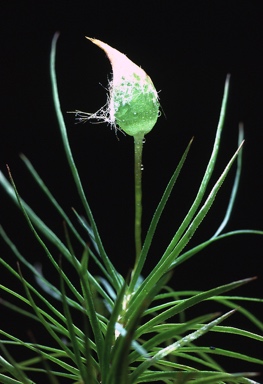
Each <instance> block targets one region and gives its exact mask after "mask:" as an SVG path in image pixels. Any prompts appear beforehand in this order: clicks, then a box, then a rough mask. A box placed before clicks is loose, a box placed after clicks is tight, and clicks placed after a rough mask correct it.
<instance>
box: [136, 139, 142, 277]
mask: <svg viewBox="0 0 263 384" xmlns="http://www.w3.org/2000/svg"><path fill="white" fill-rule="evenodd" d="M143 139H144V135H143V134H142V133H138V134H137V135H135V136H134V182H135V183H134V184H135V221H134V236H135V268H134V270H135V269H136V266H137V264H138V262H139V257H140V254H141V250H142V238H141V232H142V148H143Z"/></svg>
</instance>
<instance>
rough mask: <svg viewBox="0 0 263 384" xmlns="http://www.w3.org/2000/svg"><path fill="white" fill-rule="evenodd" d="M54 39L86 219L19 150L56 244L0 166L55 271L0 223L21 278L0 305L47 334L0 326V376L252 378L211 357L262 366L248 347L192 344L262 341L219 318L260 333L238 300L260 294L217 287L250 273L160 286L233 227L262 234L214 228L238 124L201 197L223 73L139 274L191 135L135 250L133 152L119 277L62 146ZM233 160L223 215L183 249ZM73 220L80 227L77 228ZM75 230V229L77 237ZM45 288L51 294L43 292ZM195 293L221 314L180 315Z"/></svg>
mask: <svg viewBox="0 0 263 384" xmlns="http://www.w3.org/2000/svg"><path fill="white" fill-rule="evenodd" d="M57 37H58V36H57V35H56V36H55V38H54V40H53V44H52V51H51V79H52V88H53V97H54V103H55V108H56V113H57V117H58V122H59V127H60V131H61V138H62V141H63V145H64V148H65V154H66V157H67V160H68V164H69V167H70V170H71V173H72V177H73V179H74V181H75V185H76V189H77V191H78V194H79V197H80V200H81V202H82V205H83V208H84V210H85V214H86V217H85V218H84V217H82V216H80V215H79V214H78V213H77V212H75V211H74V212H75V216H76V222H74V223H73V222H72V221H71V220H70V218H69V217H68V215H67V214H66V213H65V211H64V210H63V209H62V208H61V206H60V204H59V202H58V201H57V200H56V199H55V197H54V196H53V195H52V194H51V192H50V191H49V189H48V188H47V186H46V184H45V183H44V181H43V180H42V179H41V177H40V176H39V174H38V173H37V171H36V170H35V169H34V167H33V165H32V164H31V163H30V161H29V160H28V159H27V158H26V157H25V156H22V160H23V162H24V164H25V166H26V168H27V170H28V171H29V173H30V174H31V176H32V177H33V179H34V180H35V182H36V184H37V185H38V186H39V188H40V189H41V190H42V191H43V193H44V194H45V195H46V197H47V199H48V200H49V201H50V203H51V204H52V205H53V206H54V207H55V209H56V210H57V213H58V216H59V217H60V220H62V221H63V222H64V223H65V240H64V242H63V241H62V240H61V239H60V238H59V237H58V236H57V235H56V234H55V233H54V232H53V231H52V229H51V228H49V227H48V226H47V225H46V224H45V223H44V222H43V221H42V220H41V218H40V217H38V215H37V214H36V213H35V212H34V211H33V210H32V209H31V208H30V206H29V205H27V203H26V202H25V201H24V200H23V199H22V198H21V197H20V194H19V192H18V190H17V188H16V185H15V182H14V180H13V178H12V175H11V172H10V171H9V179H10V181H8V180H7V178H6V177H5V176H4V175H3V174H2V173H0V185H1V186H2V188H3V189H4V190H5V191H6V193H7V194H8V196H9V197H10V198H11V199H12V200H13V201H14V203H15V204H17V205H18V206H19V208H20V209H21V211H22V213H23V215H24V217H25V219H26V221H27V224H28V226H29V228H30V229H31V231H32V233H33V235H34V237H35V239H36V241H37V242H38V243H39V246H40V247H41V248H42V249H43V250H44V252H45V254H46V256H47V258H48V260H49V261H50V264H51V266H52V267H53V268H54V269H55V270H56V271H57V276H58V279H57V281H58V284H57V286H55V285H54V284H53V283H51V282H50V281H49V280H48V279H47V278H46V277H44V276H43V274H42V273H41V271H40V270H39V268H37V267H35V266H33V265H31V264H30V263H29V262H28V261H27V260H26V258H25V257H24V256H23V255H22V254H21V253H20V251H19V250H18V248H17V247H16V246H15V244H14V243H13V241H12V240H11V239H10V238H9V236H8V235H7V233H6V232H5V231H4V229H3V228H2V227H0V234H1V237H2V239H3V240H4V241H5V242H6V243H7V244H8V245H9V247H10V248H11V250H12V251H13V253H14V254H15V256H16V258H17V260H18V270H16V269H15V268H13V267H12V265H11V263H9V262H7V261H5V260H4V259H3V258H0V263H1V265H2V268H5V269H6V271H7V272H8V273H9V274H10V275H12V276H13V277H14V278H15V279H17V280H18V281H20V282H21V283H22V286H23V291H22V290H19V292H18V291H15V290H13V289H12V288H10V287H7V286H5V285H2V284H0V288H1V290H2V291H5V292H6V293H7V294H9V295H10V297H11V301H10V302H7V301H2V305H5V306H6V307H8V308H10V309H11V310H12V311H14V312H15V313H18V314H20V315H23V316H25V317H27V318H29V319H31V320H33V321H35V322H36V323H38V324H39V326H42V327H43V329H44V330H45V331H46V332H47V334H48V335H49V336H50V338H51V339H52V340H53V341H52V342H51V343H48V342H47V343H46V344H39V343H37V342H33V341H31V342H29V341H24V340H21V339H19V338H17V337H15V336H14V335H12V334H9V333H7V332H5V331H4V330H0V335H1V339H0V347H1V350H2V355H0V381H1V383H4V384H17V383H23V384H26V383H31V384H32V383H37V381H34V380H35V379H32V376H31V375H32V374H34V375H35V374H38V375H43V377H44V380H45V382H50V383H52V384H58V383H66V382H69V383H75V384H77V383H78V384H80V383H88V384H98V383H103V384H135V383H151V382H163V383H167V384H172V383H176V384H183V383H188V382H194V383H196V384H199V383H200V384H201V383H207V384H212V383H240V384H241V383H256V381H254V380H253V379H252V377H253V376H256V373H255V372H243V373H233V372H231V373H228V372H225V370H224V368H223V367H221V366H220V364H219V363H218V359H217V358H218V357H220V356H224V357H226V358H229V359H230V360H231V361H233V366H234V362H235V361H236V360H239V361H242V360H243V361H248V362H250V363H254V364H255V366H262V365H263V360H262V359H260V358H257V357H256V356H252V355H250V353H249V355H244V354H242V353H240V352H238V351H235V350H234V348H233V350H228V349H221V348H213V347H206V346H200V343H198V342H197V340H199V339H200V338H201V337H202V336H203V335H205V334H206V333H208V332H213V333H217V334H219V335H222V337H224V338H227V337H228V335H234V336H235V337H241V338H244V339H247V340H253V341H254V342H255V346H256V343H260V342H262V341H263V336H261V335H260V334H257V333H252V332H249V331H247V330H245V329H241V328H237V327H234V326H229V325H228V326H227V325H224V323H223V322H224V321H225V320H226V319H227V318H229V317H230V318H231V315H232V314H233V313H234V312H235V311H237V312H238V313H239V314H240V315H242V316H244V317H246V318H247V319H248V320H249V321H250V322H251V323H253V324H254V326H256V327H257V328H258V330H259V332H262V330H263V324H262V322H261V321H260V320H259V319H257V318H256V317H255V316H254V315H253V314H252V313H251V312H249V311H248V310H247V309H246V308H245V304H246V302H249V301H253V302H261V301H262V300H261V299H257V298H248V297H239V296H229V295H226V294H227V292H229V291H230V290H233V289H236V288H238V287H240V286H241V285H243V284H246V283H248V282H250V281H251V280H253V278H248V279H243V280H240V281H234V282H230V283H228V284H224V285H221V286H218V287H215V288H212V289H209V290H205V291H200V292H199V291H189V290H187V289H185V290H184V291H176V290H174V289H172V288H170V287H169V286H168V285H167V283H168V281H169V279H170V278H171V276H172V271H173V270H174V269H175V268H176V267H177V266H178V265H180V264H182V263H183V262H185V261H186V260H188V259H190V258H191V257H193V256H194V255H195V254H196V253H198V252H200V251H201V250H203V249H204V248H205V247H207V246H209V245H210V244H212V243H213V242H215V241H218V240H220V239H223V238H224V237H227V236H233V235H238V234H239V235H240V234H246V233H250V234H260V235H262V234H263V231H256V230H243V231H242V230H239V231H232V232H228V233H222V231H223V229H224V227H225V225H226V224H227V221H228V219H229V217H230V214H231V210H232V206H233V202H234V199H235V195H236V191H237V187H238V183H239V176H240V168H241V154H242V149H241V148H242V141H243V137H242V136H243V135H242V131H241V133H240V137H239V147H238V150H237V151H236V152H235V154H234V155H233V157H232V158H231V159H230V160H229V162H228V164H227V165H226V167H225V169H224V170H223V172H222V174H221V176H220V177H219V179H218V180H217V181H216V182H215V184H214V185H213V186H212V187H210V191H209V193H208V194H207V197H205V193H206V192H207V189H208V188H209V181H210V178H211V176H212V173H213V170H214V166H215V163H216V158H217V155H218V151H219V147H220V139H221V132H222V128H223V123H224V117H225V109H226V104H227V96H228V88H229V77H228V78H227V80H226V85H225V90H224V96H223V102H222V107H221V114H220V119H219V124H218V128H217V131H216V137H215V142H214V146H213V150H212V154H211V158H210V161H209V163H208V165H207V168H206V171H205V174H204V177H203V179H202V181H201V184H200V188H199V190H198V192H197V195H196V198H195V200H194V202H193V204H192V206H191V207H190V209H189V211H188V214H187V216H186V217H185V219H184V220H183V222H182V224H181V225H180V227H179V228H178V229H177V231H176V232H175V234H174V236H173V237H172V239H171V241H170V243H169V244H168V245H167V248H166V250H165V252H164V253H163V255H161V257H160V259H159V260H158V262H157V263H156V265H155V266H154V268H153V269H152V271H151V272H150V273H149V274H148V275H147V276H145V278H144V279H143V278H142V276H141V274H142V271H143V268H144V266H145V263H146V261H147V256H148V254H149V253H150V250H151V243H152V240H153V237H154V234H155V230H156V228H157V225H158V222H159V220H160V217H161V215H162V212H163V210H164V208H165V206H166V203H167V201H168V199H169V197H170V195H171V193H172V190H173V187H174V185H175V182H176V180H177V178H178V177H179V175H180V172H181V169H182V167H183V164H184V162H185V160H186V157H187V154H188V152H189V149H190V146H191V143H190V144H189V145H188V147H187V148H186V150H185V152H184V153H183V155H182V158H181V160H180V162H179V164H178V166H177V168H176V170H175V172H174V174H173V175H172V177H171V179H170V181H169V183H168V185H167V188H166V189H165V191H164V193H163V196H162V198H161V200H160V203H159V204H158V206H157V208H156V211H155V213H154V215H153V218H152V221H151V223H150V226H149V229H148V232H147V235H146V238H145V240H144V241H143V243H142V249H141V246H140V218H141V206H140V202H141V191H140V188H141V183H140V180H138V177H141V175H140V173H138V172H137V174H136V164H137V165H138V164H139V160H140V158H141V154H140V155H139V156H138V158H137V159H136V162H137V163H136V162H135V185H136V186H137V187H136V188H137V190H136V188H135V193H136V191H137V193H138V195H139V197H137V200H136V202H137V203H138V205H139V208H138V211H137V213H136V218H137V220H138V223H137V225H136V224H135V242H136V244H137V247H136V251H137V255H136V258H135V259H136V260H135V265H134V268H133V270H132V272H131V274H130V276H128V277H127V278H124V277H122V276H121V275H120V274H119V273H118V271H117V269H116V268H115V266H114V265H113V263H112V261H111V259H110V257H109V256H108V255H107V253H106V250H105V249H104V247H103V243H102V240H101V238H100V235H99V231H98V228H97V226H96V223H95V220H94V217H93V215H92V212H91V209H90V206H89V204H88V201H87V199H86V196H85V193H84V190H83V188H82V184H81V180H80V177H79V174H78V170H77V168H76V165H75V162H74V158H73V155H72V152H71V148H70V144H69V141H68V136H67V131H66V127H65V124H64V120H63V116H62V113H61V109H60V103H59V97H58V90H57V82H56V76H55V47H56V41H57ZM140 139H141V138H140ZM135 157H136V156H135ZM236 160H238V161H237V164H238V167H237V173H236V178H235V181H234V185H233V190H232V195H231V198H230V201H229V206H228V209H227V212H226V216H225V219H224V220H223V222H222V224H221V225H220V226H219V229H218V231H216V233H215V235H214V236H213V237H212V238H210V239H207V240H206V241H205V242H203V243H202V244H199V245H197V246H195V247H194V248H192V249H190V250H187V251H185V252H184V248H185V247H186V245H187V244H188V243H189V241H190V239H191V238H192V236H193V235H194V233H195V231H196V230H197V228H198V226H199V225H200V224H201V222H202V221H203V219H204V218H205V216H206V214H207V212H208V211H209V209H210V208H211V206H212V204H213V202H214V200H215V197H216V195H217V193H218V191H219V189H220V187H221V186H222V184H223V182H224V180H225V178H226V177H227V175H228V172H229V170H230V169H231V167H232V165H233V163H234V162H235V161H236ZM137 171H138V167H137ZM136 175H137V176H136ZM136 177H137V179H136ZM78 226H79V227H80V229H81V230H79V229H78ZM83 230H84V233H85V234H84V235H81V233H83ZM87 239H89V241H90V246H87ZM48 244H49V245H48ZM74 244H78V245H80V246H81V247H82V249H83V253H82V255H81V256H79V255H76V254H75V251H74ZM50 245H51V246H52V249H56V253H55V255H54V254H53V253H54V252H53V251H52V252H53V253H52V252H51V250H50V249H51V246H50ZM57 255H61V259H60V261H59V262H57ZM65 261H66V262H67V263H69V264H70V265H71V269H72V271H75V273H76V274H77V276H78V280H79V284H78V285H77V286H76V284H73V280H72V278H71V276H69V275H68V274H67V273H66V272H65V271H64V270H63V265H64V263H65ZM91 263H94V264H96V266H97V267H98V269H99V270H100V275H99V276H94V275H93V274H92V273H91V272H90V268H89V266H90V264H91ZM22 266H23V268H22ZM25 269H26V270H29V271H30V272H31V273H32V274H33V275H34V277H35V279H36V281H37V283H38V285H37V286H34V285H32V284H31V283H30V282H29V281H28V280H27V278H26V277H24V275H23V273H24V272H23V271H24V270H25ZM39 287H41V289H39ZM50 296H51V297H52V300H50ZM12 298H13V302H12ZM204 301H211V302H214V303H216V304H217V305H218V306H219V307H220V309H221V308H222V307H225V308H226V312H225V313H223V314H222V313H219V312H216V313H206V314H200V315H199V316H198V317H195V316H193V318H190V319H188V318H187V317H186V316H185V311H186V310H187V309H189V308H194V307H195V306H196V305H198V304H200V303H202V302H204ZM17 302H18V303H19V302H21V305H17V304H15V303H17ZM54 303H55V304H54ZM56 303H57V305H56ZM229 309H230V310H229ZM76 314H79V315H80V317H81V319H82V321H81V322H80V324H81V325H79V323H77V322H75V320H74V319H75V318H76ZM201 340H202V339H201ZM14 348H17V349H18V350H19V351H21V356H23V353H24V352H22V350H28V351H31V352H32V354H33V356H34V357H32V358H30V359H26V360H23V359H22V358H21V359H19V361H18V362H17V361H15V359H14V358H13V357H12V354H10V353H9V350H10V349H12V350H14ZM255 349H256V348H255ZM253 352H254V351H253ZM39 377H40V376H39ZM41 377H42V376H41Z"/></svg>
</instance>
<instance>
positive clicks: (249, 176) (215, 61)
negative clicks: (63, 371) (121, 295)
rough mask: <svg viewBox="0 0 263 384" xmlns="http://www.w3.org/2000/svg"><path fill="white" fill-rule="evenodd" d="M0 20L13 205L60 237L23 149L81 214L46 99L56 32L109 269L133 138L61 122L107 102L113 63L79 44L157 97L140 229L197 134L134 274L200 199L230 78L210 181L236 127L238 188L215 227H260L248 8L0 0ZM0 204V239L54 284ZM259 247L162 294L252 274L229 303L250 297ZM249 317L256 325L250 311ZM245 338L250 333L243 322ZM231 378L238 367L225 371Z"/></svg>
mask: <svg viewBox="0 0 263 384" xmlns="http://www.w3.org/2000/svg"><path fill="white" fill-rule="evenodd" d="M0 10H1V27H0V28H1V30H0V36H1V37H0V38H1V59H0V60H1V61H0V66H1V71H0V79H1V80H0V82H1V115H0V116H1V121H0V129H1V139H0V167H1V170H2V171H3V172H5V173H6V171H5V164H6V163H8V164H9V166H10V167H11V170H12V174H13V177H14V178H15V181H16V183H17V187H18V189H19V191H20V193H21V195H22V196H23V197H24V198H25V200H26V201H27V202H29V203H30V205H31V206H32V208H33V209H35V211H36V212H37V213H39V215H40V216H41V217H42V218H43V220H44V221H45V222H46V223H48V224H49V225H50V226H51V227H52V228H53V229H54V230H55V231H56V233H58V234H59V236H61V237H63V229H62V223H61V220H60V219H59V218H58V217H57V216H56V214H55V211H54V209H53V208H51V207H50V205H49V204H48V202H47V201H46V200H45V198H44V197H43V195H42V194H41V192H39V191H38V189H37V187H36V186H35V185H34V183H33V182H32V180H31V178H30V176H29V175H28V173H27V171H26V170H25V167H24V166H23V165H22V162H21V160H20V159H19V154H20V153H21V152H22V153H24V154H25V155H26V156H27V157H28V158H29V159H30V160H31V161H32V163H33V164H34V166H35V167H36V168H37V170H38V171H39V173H40V175H41V176H42V178H43V179H44V180H45V181H46V183H47V185H48V187H49V188H50V189H51V191H52V192H53V193H54V194H55V196H56V197H57V198H58V200H59V201H60V203H61V205H62V206H63V207H64V209H65V210H66V211H67V212H68V214H69V215H70V216H71V217H72V218H73V214H72V213H71V207H72V206H73V207H75V208H76V209H77V210H78V211H79V213H83V212H82V207H81V204H80V202H79V200H78V197H77V193H76V191H75V189H74V185H73V182H72V180H71V175H70V171H69V169H68V166H67V163H66V159H65V156H64V152H63V148H62V144H61V141H60V133H59V129H58V125H57V122H56V116H55V112H54V107H53V102H52V96H51V85H50V79H49V53H50V44H51V39H52V36H53V34H54V33H55V32H56V31H60V38H59V41H58V48H57V76H58V84H59V91H60V98H61V105H62V110H63V113H64V115H65V120H66V123H67V128H68V134H69V138H70V142H71V145H72V150H73V153H74V157H75V160H76V163H77V165H78V168H79V172H80V174H81V177H82V181H83V185H84V188H85V191H86V193H87V197H88V200H89V202H90V205H91V208H92V211H93V214H94V216H95V219H96V222H97V225H98V228H99V231H100V233H101V237H102V239H103V241H104V244H105V248H106V250H107V252H108V254H109V255H110V257H111V259H112V260H113V262H114V264H115V265H116V267H117V269H118V270H119V271H120V272H121V273H123V274H124V275H126V274H127V273H128V271H129V269H130V268H131V266H132V263H133V255H134V245H133V232H132V231H133V198H134V197H133V196H134V195H133V141H132V138H131V137H128V136H124V135H122V134H121V133H119V134H118V139H119V140H117V138H116V136H115V134H114V132H113V131H112V130H110V128H109V127H107V125H105V124H101V125H91V124H90V123H87V124H83V125H82V124H80V125H76V124H75V123H74V115H73V114H67V113H66V112H67V111H73V110H75V109H79V110H84V111H87V112H95V111H96V110H98V109H99V108H100V107H101V106H102V105H103V104H104V103H105V102H106V91H105V89H104V87H107V82H108V78H109V77H110V72H111V67H110V64H109V62H108V60H107V58H106V57H105V54H104V53H103V52H102V51H100V50H99V48H98V47H96V46H94V45H93V44H91V43H90V42H89V41H87V40H86V39H85V37H84V36H85V35H87V36H90V37H96V38H98V39H100V40H102V41H105V42H107V43H108V44H110V45H112V46H113V47H115V48H117V49H119V50H120V51H121V52H123V53H125V54H127V56H128V57H129V58H130V59H131V60H133V61H134V62H135V63H136V64H138V65H140V66H142V68H143V69H144V70H145V71H146V72H147V73H148V74H149V75H150V76H151V78H152V80H153V82H154V84H155V86H156V88H157V90H158V91H160V93H159V95H160V101H161V105H162V109H163V111H164V113H163V115H162V116H161V117H160V119H159V120H158V122H157V124H156V127H155V128H154V130H153V131H152V132H151V133H150V134H149V135H148V136H147V137H146V143H145V146H144V159H143V164H144V171H143V187H144V218H143V220H144V221H143V232H144V233H145V231H146V229H147V226H148V224H149V222H150V219H151V215H152V214H153V212H154V209H155V207H156V205H157V203H158V201H159V199H160V196H161V194H162V192H163V190H164V188H165V186H166V184H167V182H168V180H169V177H170V176H171V174H172V172H173V170H174V169H175V167H176V165H177V163H178V161H179V159H180V156H181V155H182V152H183V150H184V149H185V147H186V145H187V143H188V142H189V140H190V139H191V137H192V136H195V140H194V143H193V146H192V149H191V153H190V155H189V157H188V160H187V163H186V165H185V167H184V169H183V171H182V174H181V177H180V178H179V180H178V183H177V186H176V188H175V190H174V193H173V195H172V197H171V199H170V201H169V204H168V206H167V209H166V211H165V213H164V215H163V218H162V220H161V221H160V224H159V230H158V232H157V233H156V238H155V241H154V243H153V247H152V250H151V253H150V255H149V260H148V261H147V266H146V269H145V273H147V271H149V270H150V269H151V267H152V266H153V265H154V264H155V263H156V261H157V260H158V259H159V257H160V255H161V254H162V252H163V251H164V250H165V247H166V246H167V244H168V242H169V241H170V239H171V236H172V235H173V234H174V232H175V230H176V228H177V227H178V225H179V223H180V222H181V221H182V219H183V218H184V215H185V214H186V213H187V211H188V209H189V207H190V204H191V202H192V201H193V198H194V196H195V193H196V191H197V189H198V186H199V183H200V180H201V177H202V175H203V173H204V170H205V167H206V163H207V161H208V159H209V155H210V153H211V149H212V144H213V138H214V135H215V130H216V125H217V121H218V116H219V111H220V103H221V99H222V93H223V87H224V81H225V78H226V75H227V73H230V74H231V88H230V96H229V103H228V109H227V119H226V124H225V128H224V133H223V139H222V144H221V145H222V146H221V152H220V155H219V159H218V164H217V167H216V170H215V176H214V177H213V180H212V181H215V180H216V178H217V177H218V176H219V175H220V172H221V171H222V170H223V167H224V166H225V164H226V163H227V161H228V160H229V158H230V156H231V154H232V153H233V152H234V150H235V148H236V143H237V133H238V124H239V122H240V121H242V122H243V123H244V126H245V138H246V143H245V146H244V163H243V164H244V165H243V170H242V180H241V185H240V191H239V194H238V197H237V201H236V204H235V209H234V211H233V216H232V218H231V220H230V222H229V224H228V228H227V229H228V230H233V229H241V228H256V229H262V228H263V223H262V211H263V209H262V208H263V207H262V192H263V185H262V161H263V158H262V138H263V134H262V132H263V130H262V129H263V126H262V125H263V114H262V109H263V108H262V105H263V104H262V103H263V75H262V68H263V56H262V46H263V30H262V28H263V27H262V20H263V13H262V11H261V2H260V1H251V0H248V1H220V2H216V1H171V2H169V1H159V0H157V1H133V2H122V3H118V2H115V1H108V2H104V1H98V0H97V1H96V2H95V1H94V2H90V1H63V2H62V1H32V2H31V1H2V2H1V5H0ZM100 84H101V85H100ZM233 177H234V170H233V171H232V172H231V174H230V176H229V178H228V179H227V180H226V182H225V184H224V186H223V187H222V189H221V191H220V193H219V195H218V197H217V200H216V202H215V204H214V206H213V208H212V209H211V211H210V213H209V214H208V216H207V218H206V219H205V221H204V222H203V223H202V226H200V228H199V229H198V231H197V234H196V237H195V238H194V239H193V241H192V243H191V245H195V244H197V243H198V242H200V241H203V240H205V239H207V238H208V237H209V236H211V235H212V234H213V233H214V232H215V230H216V229H217V227H218V225H219V224H220V222H221V220H222V218H223V216H224V212H225V209H226V206H227V202H228V198H229V193H230V190H231V183H232V180H233ZM211 186H212V184H211ZM0 199H1V200H0V217H1V218H0V221H1V224H2V225H3V226H4V227H5V229H6V230H7V231H8V234H9V235H11V236H12V237H13V238H14V239H15V241H16V242H17V244H18V246H19V249H21V250H22V251H23V252H24V254H25V255H26V257H27V258H28V260H30V261H31V262H41V263H42V264H43V265H44V270H45V271H46V274H49V275H50V278H51V279H53V280H55V279H57V277H56V275H55V274H54V275H53V272H52V270H51V269H50V268H49V267H48V266H49V264H48V262H47V261H46V257H45V255H44V253H43V251H42V250H41V249H40V248H39V246H38V245H37V244H36V242H35V240H34V239H33V237H32V235H31V234H30V231H29V230H27V229H25V228H26V224H25V222H24V219H23V218H22V215H21V214H20V213H18V212H17V210H16V208H14V206H13V204H12V203H11V202H10V201H9V200H8V198H7V197H6V195H5V193H4V192H3V191H2V190H1V191H0ZM0 246H1V257H4V258H6V259H9V260H12V263H13V265H15V260H14V258H13V256H12V255H11V253H10V252H9V251H8V249H7V247H6V246H5V245H3V244H2V243H1V245H0ZM262 246H263V238H261V237H257V236H250V235H248V236H242V237H235V238H232V239H227V240H224V241H222V242H221V243H217V244H214V245H213V246H211V247H209V248H207V249H206V250H205V251H204V252H202V253H201V254H199V255H197V256H196V257H195V259H194V260H191V261H188V262H187V263H186V264H184V265H182V266H180V268H178V270H177V271H175V273H174V276H173V279H172V281H171V285H172V286H173V287H174V288H175V289H209V288H212V287H214V286H216V285H219V284H223V283H227V282H230V281H233V280H235V279H240V278H244V277H250V276H258V280H257V281H256V282H253V283H251V284H250V285H249V286H246V287H245V288H242V289H240V290H239V291H237V292H236V293H239V294H244V295H253V296H257V297H262V281H263V280H262V279H263V272H262ZM79 251H80V250H79ZM57 257H58V255H57ZM0 273H1V279H2V281H4V282H7V281H9V279H10V277H9V276H8V275H7V274H6V272H5V271H4V270H3V269H2V268H1V270H0ZM25 273H27V272H26V271H25ZM14 284H16V283H15V282H14ZM250 308H252V309H253V310H254V312H255V313H256V314H257V315H258V316H259V317H260V316H261V314H262V308H261V309H260V305H259V304H254V305H253V306H250ZM213 309H214V308H213ZM200 311H201V313H202V309H200ZM261 318H262V316H261ZM5 319H8V321H7V322H8V323H9V324H8V326H9V325H10V324H15V326H17V321H18V320H17V319H16V318H15V317H14V315H13V314H10V312H8V314H7V317H6V318H5ZM10 319H11V321H10ZM233 319H234V318H233ZM19 321H21V322H22V320H19ZM235 321H236V322H235V324H239V325H241V326H242V325H244V323H245V321H244V320H242V318H241V317H240V316H238V315H235ZM22 324H23V323H22ZM23 327H24V324H23ZM248 328H249V329H251V330H254V328H253V327H252V326H251V325H250V324H249V325H248ZM23 329H24V328H23ZM206 342H208V343H209V340H208V341H204V344H205V343H206ZM235 342H236V341H235ZM226 343H227V341H226ZM201 344H202V343H201ZM223 344H224V343H223ZM241 344H242V345H240V350H241V351H243V352H246V349H247V348H248V345H249V344H246V342H245V341H243V342H242V343H241ZM222 347H224V345H222ZM242 348H243V349H242ZM259 348H260V346H259V344H257V343H256V344H255V345H254V346H253V351H252V350H250V351H249V352H252V354H254V355H257V356H260V355H261V357H262V347H261V350H259ZM246 367H247V366H246ZM229 369H231V370H233V371H236V370H244V369H247V368H244V365H243V364H240V366H238V365H237V364H236V365H235V366H233V365H231V366H230V368H229Z"/></svg>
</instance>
